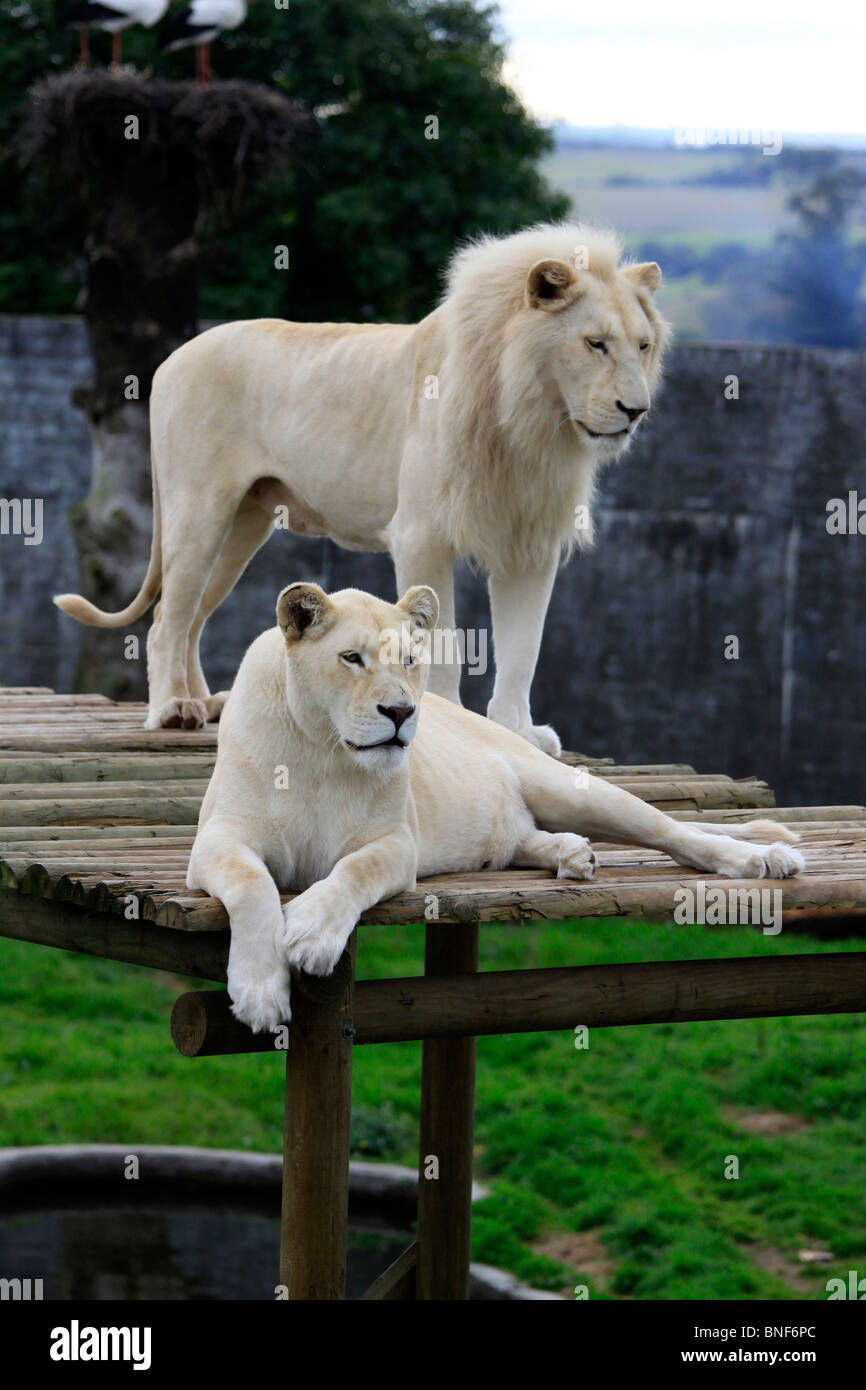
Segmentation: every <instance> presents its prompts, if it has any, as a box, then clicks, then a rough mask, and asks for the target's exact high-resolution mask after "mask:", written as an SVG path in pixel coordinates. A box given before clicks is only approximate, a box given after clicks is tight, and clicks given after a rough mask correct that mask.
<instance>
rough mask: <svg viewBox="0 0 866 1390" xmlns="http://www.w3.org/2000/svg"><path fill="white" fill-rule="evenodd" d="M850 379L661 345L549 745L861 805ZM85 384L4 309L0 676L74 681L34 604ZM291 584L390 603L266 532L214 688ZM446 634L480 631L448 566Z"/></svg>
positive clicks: (55, 344) (856, 447) (216, 651)
mask: <svg viewBox="0 0 866 1390" xmlns="http://www.w3.org/2000/svg"><path fill="white" fill-rule="evenodd" d="M864 367H866V356H864V354H861V353H853V352H831V351H824V350H809V349H791V350H785V349H778V348H767V349H764V348H743V349H738V348H715V347H684V348H679V349H675V350H674V351H673V353H672V355H671V361H670V368H669V371H668V375H667V383H666V386H665V389H664V392H663V395H662V396H661V398H660V399H659V401H658V404H657V408H656V409H655V410H654V412H653V417H652V419H651V421H650V422H648V423H647V425H646V426H645V428H644V430H643V431H642V434H641V437H640V442H639V444H638V445H637V446H636V447H635V448H634V449H633V451H632V452H631V453H630V454H629V455H628V457H627V458H626V460H625V461H624V462H622V463H620V464H618V465H616V466H615V467H614V468H613V469H611V470H610V471H609V472H608V473H607V475H606V476H605V478H604V480H603V485H602V491H601V496H600V498H599V506H598V513H597V522H598V534H599V539H598V544H597V546H596V548H595V550H594V551H593V553H592V554H590V555H587V556H580V557H577V558H576V559H574V560H573V561H572V562H571V564H570V565H569V566H568V568H567V569H566V570H565V571H564V572H563V573H562V574H561V576H560V578H559V581H558V584H557V587H556V590H555V595H554V600H553V604H552V608H551V612H550V615H549V618H548V623H547V629H546V634H545V639H544V646H543V649H542V657H541V663H540V667H539V672H538V674H537V677H536V684H535V695H534V710H535V714H536V717H537V718H539V719H542V720H549V721H550V722H552V723H553V724H555V726H556V727H557V728H558V729H559V731H560V734H561V735H562V737H563V740H564V742H565V743H566V744H567V745H568V746H570V747H576V748H581V749H583V750H584V751H587V752H592V753H610V754H613V755H614V756H615V757H616V758H617V759H619V760H621V761H628V762H657V761H665V762H667V761H686V762H692V763H694V764H695V765H697V766H699V767H700V768H701V769H702V770H704V771H725V772H729V773H732V774H733V775H736V776H742V775H746V774H748V773H758V774H760V775H762V776H765V777H766V778H767V779H768V780H769V781H770V782H771V784H772V785H773V786H774V787H775V788H776V791H777V794H778V797H779V800H780V802H789V803H790V802H812V801H814V802H817V801H826V802H849V801H850V802H855V801H857V802H862V801H863V799H864V797H866V783H864V778H863V773H864V767H866V756H864V755H866V713H864V701H863V695H864V689H866V680H864V677H866V638H864V626H863V621H862V599H863V594H864V588H866V535H864V536H858V535H856V534H855V535H829V534H828V532H827V529H826V520H827V511H826V506H827V502H828V500H829V499H830V498H833V497H845V496H847V494H848V491H849V490H850V489H858V490H859V494H860V496H862V497H864V498H866V431H864V428H863V418H864V407H863V400H864V384H866V383H864ZM730 374H735V375H736V376H737V377H738V379H739V399H737V400H726V399H725V393H724V383H725V379H726V377H728V376H729V375H730ZM86 380H87V358H86V349H85V343H84V335H83V330H82V327H81V325H80V323H78V322H77V321H76V320H72V319H52V320H45V319H10V318H7V319H0V433H2V438H0V497H6V498H11V497H28V496H31V497H42V498H43V499H44V517H45V521H44V529H45V537H44V540H43V543H42V544H41V545H39V546H25V545H24V544H23V538H22V537H20V536H11V535H7V536H0V683H5V684H44V685H51V686H54V687H55V688H56V689H58V690H66V689H69V688H71V685H72V681H73V678H74V671H75V661H76V648H77V636H78V629H77V627H76V625H75V624H74V623H73V622H71V621H70V620H69V619H67V618H64V617H63V616H62V615H61V614H59V613H58V612H57V610H56V609H54V608H53V606H52V604H51V602H50V597H51V594H52V593H53V592H56V591H57V590H62V589H70V588H73V589H74V588H76V587H77V567H76V556H75V550H74V547H73V545H72V542H71V539H70V536H69V532H68V526H67V520H66V517H67V512H68V508H69V507H70V505H71V504H72V503H74V502H75V501H76V500H78V499H80V498H81V497H82V496H83V495H84V493H85V492H86V489H87V483H88V468H89V462H88V440H87V432H86V429H85V426H84V422H83V419H82V417H81V415H80V413H79V412H78V411H76V410H75V409H74V408H73V407H72V405H71V404H70V400H69V395H70V391H71V389H72V387H73V386H74V385H76V384H78V383H79V382H82V381H86ZM864 511H866V508H864ZM864 530H866V518H864ZM138 578H139V576H138V575H135V576H130V591H132V590H133V589H134V586H135V584H136V582H137V580H138ZM300 578H313V579H316V580H318V581H319V582H320V583H322V584H324V585H325V586H326V587H339V586H341V585H344V584H356V585H359V586H362V587H368V588H370V589H373V590H376V591H379V592H381V593H382V594H384V595H390V594H391V593H392V589H393V578H392V573H391V567H390V563H389V562H388V560H387V559H385V558H383V557H381V556H378V557H377V556H365V555H355V554H350V553H348V552H345V551H340V550H338V549H337V548H336V547H334V546H332V545H331V544H330V543H327V542H320V541H302V540H300V539H298V538H293V537H289V536H287V535H286V534H277V535H276V536H275V537H274V538H273V539H272V540H271V541H270V542H269V543H268V545H267V546H266V547H265V549H264V550H263V551H262V552H261V553H260V554H259V555H258V556H257V557H256V559H255V561H254V562H253V564H252V566H251V567H250V570H249V571H248V572H247V574H246V576H245V577H244V579H243V581H242V582H241V584H240V586H239V587H238V589H237V590H236V591H235V593H234V594H233V595H232V596H231V597H230V598H229V599H228V601H227V602H226V603H225V604H224V606H223V607H222V608H221V609H220V610H219V612H218V613H217V614H216V615H215V617H214V618H213V619H211V622H210V624H209V625H208V628H207V630H206V633H205V641H204V644H203V647H204V657H205V667H206V670H207V671H208V674H209V677H210V678H211V684H212V688H214V689H216V688H219V686H221V685H226V684H228V683H230V681H231V678H232V674H233V672H234V670H235V669H236V666H237V663H238V661H239V659H240V657H241V655H242V653H243V651H244V648H245V646H246V644H247V643H248V642H249V641H250V640H251V638H252V637H253V636H255V634H256V633H258V632H259V631H260V630H261V629H262V628H263V627H265V626H267V625H269V624H270V622H271V621H272V615H273V603H274V598H275V596H276V593H277V591H278V590H279V588H280V587H281V586H282V585H283V584H285V583H288V582H290V581H291V580H293V579H300ZM458 622H459V624H460V625H461V626H463V627H473V626H474V627H478V626H481V625H483V626H486V625H487V623H488V614H487V606H486V597H485V593H484V588H483V584H482V583H481V582H480V581H479V580H477V579H476V578H475V577H473V576H472V575H470V574H469V573H468V572H466V571H465V570H464V571H462V572H461V574H460V576H459V599H458ZM729 636H736V637H737V638H738V639H739V658H738V659H737V660H726V659H725V655H724V652H725V640H726V638H727V637H729ZM119 640H120V634H118V633H110V632H107V633H106V634H105V641H106V643H110V642H116V641H119ZM491 655H492V651H491ZM489 684H490V673H488V675H487V676H486V677H474V678H469V677H466V678H464V689H465V697H464V698H465V699H466V701H467V703H469V704H471V705H472V706H473V707H475V708H479V709H483V707H484V703H485V701H486V699H487V696H488V693H489Z"/></svg>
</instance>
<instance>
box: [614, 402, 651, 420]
mask: <svg viewBox="0 0 866 1390" xmlns="http://www.w3.org/2000/svg"><path fill="white" fill-rule="evenodd" d="M616 404H617V409H618V410H621V411H622V413H623V415H627V416H628V418H629V424H631V425H633V424H634V422H635V420H639V419H640V417H641V415H646V413H647V409H648V407H647V406H645V405H639V406H631V405H623V403H622V401H617V403H616Z"/></svg>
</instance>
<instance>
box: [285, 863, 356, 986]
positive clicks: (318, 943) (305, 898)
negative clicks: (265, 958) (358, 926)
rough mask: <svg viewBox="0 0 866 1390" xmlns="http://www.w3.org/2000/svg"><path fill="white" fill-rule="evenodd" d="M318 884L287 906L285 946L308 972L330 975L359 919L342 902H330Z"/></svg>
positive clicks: (293, 961)
mask: <svg viewBox="0 0 866 1390" xmlns="http://www.w3.org/2000/svg"><path fill="white" fill-rule="evenodd" d="M316 887H317V885H315V884H314V885H313V887H312V888H308V889H307V891H306V893H301V894H300V896H299V897H297V898H293V899H292V901H291V902H290V903H286V905H285V907H284V908H283V917H284V919H285V923H286V931H285V935H284V937H283V948H284V950H285V952H286V958H287V960H288V962H289V964H290V965H294V966H295V968H296V969H297V970H305V971H306V972H307V974H308V975H330V974H331V971H332V970H333V969H334V967H335V965H336V964H337V961H338V960H339V959H340V956H341V955H342V954H343V952H344V951H345V949H346V942H347V941H348V939H349V937H350V935H351V933H352V928H353V927H354V925H355V922H356V920H357V918H356V916H355V915H354V913H352V912H351V911H349V910H347V908H346V907H345V905H344V904H342V903H333V902H329V901H328V898H327V897H326V895H325V894H323V893H322V894H320V893H317V892H316Z"/></svg>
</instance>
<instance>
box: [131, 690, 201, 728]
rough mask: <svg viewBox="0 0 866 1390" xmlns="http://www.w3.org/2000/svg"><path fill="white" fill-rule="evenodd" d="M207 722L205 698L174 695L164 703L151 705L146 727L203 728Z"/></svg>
mask: <svg viewBox="0 0 866 1390" xmlns="http://www.w3.org/2000/svg"><path fill="white" fill-rule="evenodd" d="M206 723H207V709H206V708H205V703H204V701H203V700H183V699H181V698H180V697H179V696H174V697H173V698H172V699H171V700H166V702H165V704H164V705H157V706H155V707H154V706H153V705H151V707H150V709H149V710H148V714H147V719H146V720H145V722H144V727H145V729H203V728H204V726H205V724H206Z"/></svg>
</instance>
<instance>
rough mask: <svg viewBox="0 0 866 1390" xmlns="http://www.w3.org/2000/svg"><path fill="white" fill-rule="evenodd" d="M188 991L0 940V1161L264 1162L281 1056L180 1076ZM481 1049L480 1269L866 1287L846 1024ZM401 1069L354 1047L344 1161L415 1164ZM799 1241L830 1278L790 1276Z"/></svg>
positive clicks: (856, 1040)
mask: <svg viewBox="0 0 866 1390" xmlns="http://www.w3.org/2000/svg"><path fill="white" fill-rule="evenodd" d="M422 942H423V931H422V929H421V928H420V927H407V928H366V929H364V930H363V931H362V933H361V944H360V951H359V974H360V975H361V976H362V977H364V976H366V977H372V976H386V975H391V976H395V975H403V974H415V973H418V972H419V971H420V969H421V961H422ZM834 949H839V947H838V946H837V945H821V944H820V943H816V942H814V941H811V940H809V939H808V938H804V937H797V938H794V939H790V938H789V939H786V938H784V936H783V938H782V939H781V941H780V940H778V939H771V938H765V937H762V936H760V935H759V934H756V933H753V932H750V931H748V930H746V929H743V928H732V929H729V930H717V931H713V932H710V931H708V930H707V929H705V928H677V927H666V926H653V925H648V924H644V923H639V922H631V923H629V922H612V921H583V922H580V923H551V924H547V925H545V926H513V927H512V926H503V927H485V928H484V929H483V931H482V952H483V959H482V967H483V968H485V969H517V968H529V967H535V966H552V965H563V964H596V963H603V962H613V961H628V960H662V959H685V958H701V957H709V956H725V955H734V956H736V955H763V954H777V953H782V954H786V953H787V954H791V953H795V952H802V951H821V950H834ZM844 949H852V950H853V949H861V950H862V949H866V944H864V943H862V942H847V943H845V946H844ZM188 987H189V982H188V981H182V980H179V979H177V978H175V977H171V976H165V975H160V974H155V973H151V972H148V971H142V970H138V969H136V968H134V967H131V966H122V965H117V964H114V963H112V962H107V961H100V960H90V959H85V958H83V957H78V956H74V955H71V954H67V953H63V952H59V951H52V950H48V949H43V948H40V947H36V946H29V945H23V944H19V943H17V942H10V941H0V999H2V1003H3V1005H4V1022H5V1026H4V1029H3V1033H2V1037H0V1143H2V1144H4V1145H13V1144H40V1143H46V1144H49V1143H69V1142H75V1141H77V1142H85V1143H86V1142H117V1143H122V1144H124V1145H128V1146H129V1147H130V1149H131V1150H132V1149H134V1146H135V1145H136V1144H137V1143H138V1144H143V1143H168V1144H200V1145H206V1146H213V1147H220V1148H248V1149H255V1150H261V1151H267V1152H276V1151H277V1150H278V1149H279V1146H280V1143H281V1129H282V1062H281V1059H280V1058H278V1057H269V1056H254V1057H227V1058H207V1059H205V1058H203V1059H199V1060H196V1061H187V1060H185V1059H183V1058H181V1057H180V1056H179V1055H178V1054H177V1053H176V1052H175V1051H174V1048H173V1047H172V1045H171V1041H170V1037H169V1030H168V1019H169V1013H170V1010H171V1005H172V1002H173V1000H174V997H175V996H176V994H177V993H179V992H180V991H181V990H183V989H185V988H188ZM579 1023H580V1019H577V1018H576V1019H575V1024H579ZM478 1052H479V1068H478V1104H477V1112H478V1117H477V1130H476V1141H477V1176H478V1177H479V1178H480V1179H481V1180H482V1181H484V1182H485V1183H486V1184H487V1185H488V1186H489V1188H490V1195H489V1196H488V1197H487V1198H485V1199H484V1200H482V1201H481V1202H480V1203H479V1204H477V1206H476V1209H475V1220H474V1236H473V1253H474V1257H475V1258H476V1259H480V1260H484V1261H486V1262H489V1263H493V1264H499V1265H503V1266H505V1267H507V1268H509V1269H511V1270H513V1271H514V1272H515V1273H516V1274H518V1275H520V1276H522V1277H524V1278H528V1279H530V1280H532V1281H533V1282H535V1283H536V1284H538V1285H542V1286H546V1287H550V1288H557V1289H558V1288H569V1287H571V1286H573V1285H574V1284H576V1283H585V1284H587V1285H588V1286H589V1290H590V1295H591V1296H592V1297H631V1298H668V1299H678V1298H741V1299H750V1298H792V1297H794V1298H810V1297H814V1298H823V1297H826V1294H825V1291H824V1285H825V1282H826V1280H827V1279H828V1278H829V1277H831V1276H832V1275H837V1274H838V1275H842V1276H843V1277H845V1276H846V1274H847V1271H848V1269H852V1268H853V1269H859V1270H860V1272H861V1274H862V1273H863V1272H866V1250H864V1237H863V1232H864V1230H866V1186H864V1183H863V1161H864V1146H866V1139H864V1133H866V1125H864V1121H866V1096H864V1089H863V1085H862V1077H863V1057H864V1053H866V1018H860V1017H858V1016H840V1017H826V1018H820V1017H813V1018H795V1019H775V1020H755V1021H746V1022H730V1023H703V1024H688V1025H686V1024H677V1025H673V1024H671V1025H657V1026H652V1027H640V1028H620V1029H597V1030H592V1031H591V1033H590V1038H589V1048H588V1049H587V1050H583V1051H579V1050H576V1049H575V1046H574V1037H573V1034H572V1033H571V1032H570V1031H566V1032H562V1033H550V1034H523V1035H517V1036H511V1037H500V1038H483V1039H481V1040H480V1041H479V1046H478ZM420 1064H421V1052H420V1045H419V1044H414V1043H411V1044H410V1043H405V1044H394V1045H389V1046H381V1047H360V1048H358V1049H357V1051H356V1054H355V1062H354V1112H355V1117H354V1125H353V1134H354V1148H355V1151H356V1153H359V1154H364V1155H366V1156H373V1157H378V1158H383V1159H389V1160H393V1161H399V1162H406V1163H412V1164H414V1163H415V1161H416V1158H417V1153H416V1144H417V1100H418V1084H419V1080H420ZM768 1111H777V1112H782V1113H783V1114H784V1115H787V1116H789V1117H794V1118H795V1119H796V1118H799V1120H800V1121H801V1122H802V1128H800V1129H799V1130H797V1132H794V1133H789V1134H781V1135H778V1136H775V1137H766V1136H760V1135H756V1134H753V1133H749V1132H747V1131H746V1130H745V1129H744V1128H743V1127H742V1124H741V1123H740V1116H741V1112H748V1113H754V1112H768ZM729 1155H734V1156H736V1158H737V1159H738V1161H739V1174H740V1175H739V1178H738V1180H736V1181H732V1180H728V1179H726V1178H725V1176H724V1170H725V1163H726V1161H727V1158H728V1156H729ZM589 1233H592V1235H591V1236H590V1235H589ZM552 1236H557V1237H560V1238H561V1239H562V1241H564V1242H565V1243H566V1247H567V1249H568V1250H572V1249H573V1250H574V1251H575V1252H576V1254H575V1255H574V1257H573V1258H572V1257H571V1256H570V1255H568V1254H566V1255H564V1256H563V1255H562V1250H563V1246H562V1245H561V1244H559V1245H557V1253H558V1255H559V1256H560V1258H558V1259H551V1258H550V1257H549V1256H548V1255H546V1254H544V1253H540V1252H539V1250H538V1248H537V1247H539V1246H541V1245H544V1244H545V1242H546V1241H548V1240H549V1239H550V1238H551V1237H552ZM569 1240H571V1241H572V1242H575V1243H574V1244H571V1245H570V1244H568V1242H569ZM588 1240H589V1241H590V1243H591V1244H592V1243H593V1242H594V1243H595V1245H596V1246H597V1247H599V1248H601V1249H602V1251H603V1253H604V1254H605V1255H606V1263H605V1264H604V1267H603V1269H602V1270H601V1272H599V1270H598V1269H595V1268H593V1269H589V1270H584V1269H581V1267H580V1258H581V1253H580V1252H581V1251H583V1250H585V1249H586V1248H587V1241H588ZM804 1246H809V1247H821V1248H825V1249H828V1250H830V1251H831V1252H832V1254H833V1261H832V1263H831V1264H829V1265H826V1266H821V1267H820V1269H819V1270H815V1269H813V1268H812V1267H811V1266H806V1265H800V1264H798V1261H797V1251H798V1250H799V1249H800V1248H802V1247H804ZM563 1261H564V1262H563ZM770 1271H773V1272H770ZM779 1271H781V1272H779Z"/></svg>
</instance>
